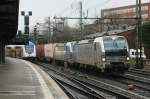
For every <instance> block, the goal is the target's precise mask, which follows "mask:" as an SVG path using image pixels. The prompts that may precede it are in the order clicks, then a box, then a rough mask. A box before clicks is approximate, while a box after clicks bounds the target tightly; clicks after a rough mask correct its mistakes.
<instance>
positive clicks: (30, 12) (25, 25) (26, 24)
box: [21, 11, 32, 42]
mask: <svg viewBox="0 0 150 99" xmlns="http://www.w3.org/2000/svg"><path fill="white" fill-rule="evenodd" d="M21 15H22V16H24V32H25V35H26V36H27V37H26V38H27V42H28V41H29V36H30V35H29V31H30V29H29V24H30V23H29V17H30V16H32V11H28V15H26V14H25V11H21Z"/></svg>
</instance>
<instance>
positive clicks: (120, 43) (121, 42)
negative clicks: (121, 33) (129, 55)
mask: <svg viewBox="0 0 150 99" xmlns="http://www.w3.org/2000/svg"><path fill="white" fill-rule="evenodd" d="M115 48H118V49H126V48H127V43H126V40H125V39H124V38H120V37H119V38H116V39H115Z"/></svg>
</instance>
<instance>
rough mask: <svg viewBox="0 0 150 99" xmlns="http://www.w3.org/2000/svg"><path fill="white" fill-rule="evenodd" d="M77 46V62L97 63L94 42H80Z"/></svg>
mask: <svg viewBox="0 0 150 99" xmlns="http://www.w3.org/2000/svg"><path fill="white" fill-rule="evenodd" d="M75 47H76V55H75V56H76V62H77V63H81V64H87V65H95V55H94V51H95V49H94V45H93V43H86V44H78V45H76V46H75Z"/></svg>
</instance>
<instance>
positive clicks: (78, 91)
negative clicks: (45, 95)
mask: <svg viewBox="0 0 150 99" xmlns="http://www.w3.org/2000/svg"><path fill="white" fill-rule="evenodd" d="M38 65H42V67H43V66H44V68H47V70H46V71H47V73H48V74H49V75H50V76H51V77H52V78H53V79H54V80H56V82H58V84H59V85H60V86H61V87H62V88H63V89H65V91H66V93H67V94H69V97H70V96H71V99H80V98H81V99H116V97H115V96H112V95H110V94H106V93H103V92H100V91H98V90H96V89H94V88H92V87H90V86H87V85H86V84H84V83H83V82H81V81H79V80H77V79H75V78H73V77H72V76H67V75H66V74H64V73H62V72H61V71H58V70H57V71H56V70H55V69H52V68H49V67H47V66H45V64H44V65H43V64H41V63H40V64H39V63H38ZM68 87H70V88H71V89H74V90H75V92H73V93H71V92H70V89H69V88H68ZM74 94H75V95H74ZM79 96H80V97H79Z"/></svg>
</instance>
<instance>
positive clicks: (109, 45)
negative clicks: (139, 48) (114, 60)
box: [104, 38, 114, 50]
mask: <svg viewBox="0 0 150 99" xmlns="http://www.w3.org/2000/svg"><path fill="white" fill-rule="evenodd" d="M104 48H105V49H106V50H110V49H113V48H114V44H113V39H112V38H104Z"/></svg>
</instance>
